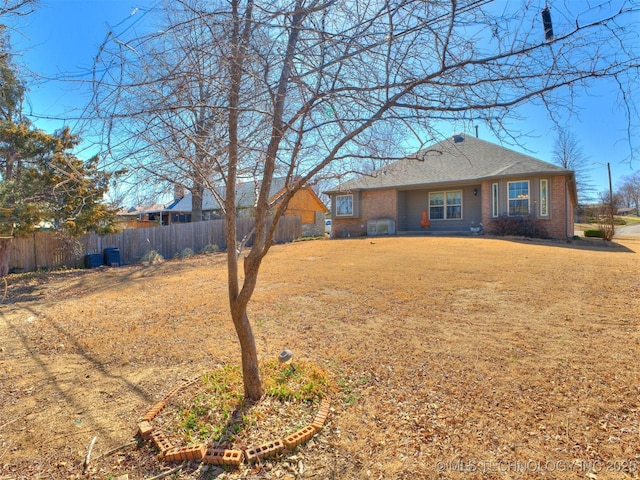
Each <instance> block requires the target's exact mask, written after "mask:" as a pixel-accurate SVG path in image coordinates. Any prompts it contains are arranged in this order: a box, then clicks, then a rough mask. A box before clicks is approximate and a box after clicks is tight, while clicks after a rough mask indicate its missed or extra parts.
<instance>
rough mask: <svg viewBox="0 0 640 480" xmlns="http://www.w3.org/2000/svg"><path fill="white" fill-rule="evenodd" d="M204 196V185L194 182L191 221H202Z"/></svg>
mask: <svg viewBox="0 0 640 480" xmlns="http://www.w3.org/2000/svg"><path fill="white" fill-rule="evenodd" d="M203 195H204V185H203V184H202V182H201V181H199V180H197V181H196V180H194V182H193V190H191V221H192V222H201V221H202V197H203Z"/></svg>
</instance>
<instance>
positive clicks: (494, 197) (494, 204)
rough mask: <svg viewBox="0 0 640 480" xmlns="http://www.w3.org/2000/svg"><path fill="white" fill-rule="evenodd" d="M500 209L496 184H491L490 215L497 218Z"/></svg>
mask: <svg viewBox="0 0 640 480" xmlns="http://www.w3.org/2000/svg"><path fill="white" fill-rule="evenodd" d="M499 211H500V209H499V208H498V184H497V183H493V184H491V216H492V217H493V218H498V216H499V215H500V213H499Z"/></svg>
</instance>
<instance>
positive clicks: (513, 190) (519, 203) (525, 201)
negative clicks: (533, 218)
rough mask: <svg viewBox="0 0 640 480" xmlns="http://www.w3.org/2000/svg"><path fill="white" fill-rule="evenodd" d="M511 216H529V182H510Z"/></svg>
mask: <svg viewBox="0 0 640 480" xmlns="http://www.w3.org/2000/svg"><path fill="white" fill-rule="evenodd" d="M507 186H508V189H509V216H510V217H516V216H521V215H528V214H529V182H528V181H526V180H525V181H522V182H509V183H508V184H507Z"/></svg>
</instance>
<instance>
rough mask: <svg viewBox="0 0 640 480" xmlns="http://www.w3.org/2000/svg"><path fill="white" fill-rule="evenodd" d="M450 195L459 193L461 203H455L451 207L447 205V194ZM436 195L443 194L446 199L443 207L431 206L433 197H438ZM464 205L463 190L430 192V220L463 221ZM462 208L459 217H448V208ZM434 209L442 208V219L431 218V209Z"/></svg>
mask: <svg viewBox="0 0 640 480" xmlns="http://www.w3.org/2000/svg"><path fill="white" fill-rule="evenodd" d="M448 193H458V194H459V196H460V203H459V204H458V203H454V204H451V205H449V204H448V203H447V194H448ZM436 194H442V196H443V197H444V203H443V204H442V205H432V204H431V195H436ZM462 203H463V195H462V190H447V191H441V192H429V220H462V217H463V213H464V209H463V208H462ZM449 206H451V207H460V216H459V217H453V218H449V217H448V216H447V207H449ZM432 207H437V208H440V207H442V209H443V212H442V218H433V219H432V218H431V208H432Z"/></svg>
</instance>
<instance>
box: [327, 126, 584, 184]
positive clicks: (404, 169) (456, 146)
mask: <svg viewBox="0 0 640 480" xmlns="http://www.w3.org/2000/svg"><path fill="white" fill-rule="evenodd" d="M571 173H572V172H571V171H570V170H567V169H565V168H562V167H559V166H557V165H554V164H551V163H548V162H544V161H542V160H538V159H537V158H534V157H531V156H529V155H525V154H522V153H518V152H515V151H513V150H509V149H507V148H504V147H501V146H499V145H495V144H493V143H490V142H487V141H485V140H480V139H478V138H475V137H470V136H466V135H462V134H459V135H454V136H453V137H452V138H449V139H446V140H443V141H442V142H439V143H437V144H435V145H433V146H432V147H430V148H427V149H425V150H422V151H420V152H418V153H416V154H415V155H411V156H409V157H406V158H404V159H402V160H398V161H395V162H393V163H391V164H389V165H387V166H385V167H383V168H381V169H380V170H377V171H375V172H373V174H371V175H363V176H360V177H358V178H356V179H353V180H350V181H347V182H345V183H344V184H342V185H341V186H340V187H339V188H337V189H334V190H332V191H331V192H329V193H332V192H339V191H347V190H368V189H376V188H401V187H407V188H409V187H412V186H419V185H429V184H432V185H436V184H445V183H454V182H460V183H464V182H472V181H478V180H485V179H492V178H498V177H513V176H525V175H534V174H555V175H558V174H560V175H561V174H571Z"/></svg>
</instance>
